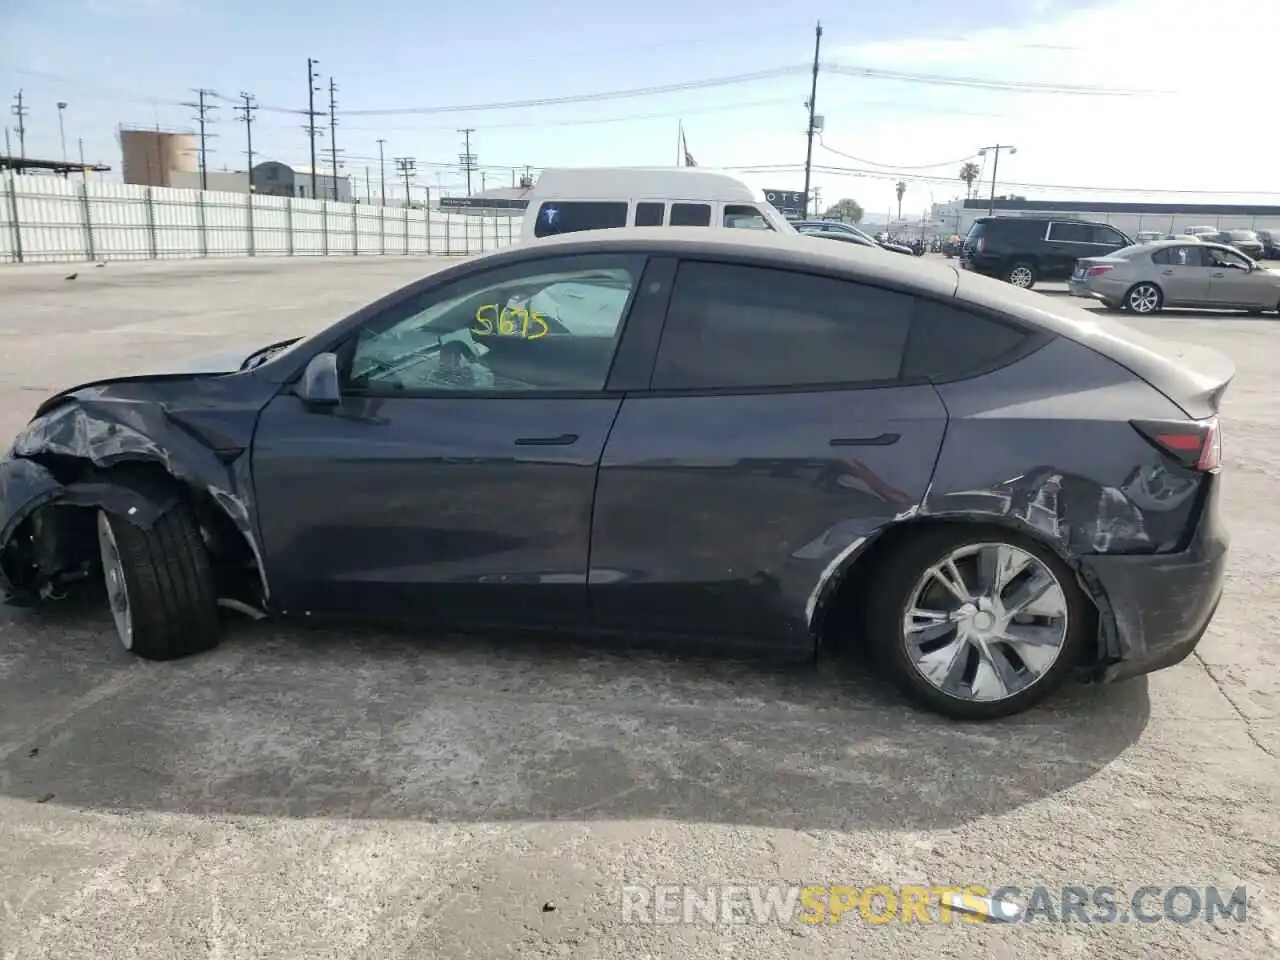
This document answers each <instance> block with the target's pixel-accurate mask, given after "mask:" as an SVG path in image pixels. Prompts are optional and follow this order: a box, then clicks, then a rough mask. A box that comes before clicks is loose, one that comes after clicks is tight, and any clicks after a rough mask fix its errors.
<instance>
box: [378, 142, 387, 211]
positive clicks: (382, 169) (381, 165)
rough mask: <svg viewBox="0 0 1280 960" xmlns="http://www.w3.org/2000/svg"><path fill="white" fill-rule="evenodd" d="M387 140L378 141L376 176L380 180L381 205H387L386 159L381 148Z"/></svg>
mask: <svg viewBox="0 0 1280 960" xmlns="http://www.w3.org/2000/svg"><path fill="white" fill-rule="evenodd" d="M386 143H387V141H385V140H379V141H378V178H379V179H380V180H381V181H382V205H383V206H384V207H385V206H386V205H387V161H386V158H385V157H384V156H383V153H382V149H383V147H385V146H386Z"/></svg>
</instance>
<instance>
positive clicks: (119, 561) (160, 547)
mask: <svg viewBox="0 0 1280 960" xmlns="http://www.w3.org/2000/svg"><path fill="white" fill-rule="evenodd" d="M98 549H99V553H100V556H101V560H102V572H103V578H104V580H105V581H106V587H107V601H108V603H109V604H110V607H111V618H112V620H114V621H115V627H116V633H117V635H118V636H119V638H120V642H121V643H122V644H123V645H124V648H125V649H126V650H128V651H130V652H131V653H135V654H137V655H138V656H140V657H143V658H145V659H147V660H174V659H177V658H178V657H185V656H188V655H190V654H193V653H200V652H202V651H205V650H210V649H212V648H213V647H215V646H217V644H218V597H217V591H216V589H215V586H214V578H213V568H212V566H211V565H210V563H209V554H208V551H207V550H206V549H205V545H204V541H203V540H202V539H201V537H200V530H199V528H198V527H197V526H196V523H195V520H194V518H193V517H192V516H191V513H190V511H189V510H188V509H187V508H186V506H185V505H183V504H178V505H176V506H174V507H172V508H170V509H169V510H168V511H167V512H166V513H164V514H163V515H162V516H161V517H160V518H159V519H158V520H156V522H155V524H154V525H152V526H151V527H150V528H149V529H143V528H142V527H139V526H137V525H135V524H133V523H130V522H129V521H128V520H126V519H124V518H123V517H118V516H116V515H114V514H110V513H107V512H106V511H99V513H98Z"/></svg>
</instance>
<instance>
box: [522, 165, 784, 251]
mask: <svg viewBox="0 0 1280 960" xmlns="http://www.w3.org/2000/svg"><path fill="white" fill-rule="evenodd" d="M664 226H665V227H734V228H739V229H743V228H745V229H749V230H776V231H778V232H779V233H795V228H794V227H793V226H791V224H790V223H789V222H788V221H787V219H786V218H785V217H784V216H783V215H782V214H781V213H780V212H779V211H778V210H777V209H776V208H775V207H774V206H773V205H772V204H770V203H769V202H768V201H767V200H765V197H764V192H763V191H762V190H757V189H755V188H753V187H750V186H748V185H747V184H745V183H743V182H742V181H741V180H739V179H738V178H737V177H734V176H732V175H730V174H727V173H720V172H718V171H715V170H704V169H702V168H701V167H583V168H578V169H574V168H561V169H554V170H544V171H543V172H542V175H541V176H540V177H538V181H537V183H535V184H534V186H533V189H532V190H531V191H530V192H529V206H528V208H527V209H526V210H525V216H524V225H523V227H522V229H521V239H522V240H525V241H528V240H534V239H536V238H538V237H550V236H555V235H556V234H561V233H577V232H579V231H582V230H607V229H609V228H611V227H664Z"/></svg>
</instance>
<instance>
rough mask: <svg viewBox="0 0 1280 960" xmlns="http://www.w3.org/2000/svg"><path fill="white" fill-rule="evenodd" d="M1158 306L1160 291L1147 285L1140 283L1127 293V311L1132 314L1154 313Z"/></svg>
mask: <svg viewBox="0 0 1280 960" xmlns="http://www.w3.org/2000/svg"><path fill="white" fill-rule="evenodd" d="M1159 306H1160V291H1159V290H1157V289H1156V288H1155V287H1153V286H1152V285H1151V284H1149V283H1140V284H1138V285H1137V286H1136V287H1134V288H1133V289H1132V290H1130V291H1129V309H1130V310H1132V311H1133V312H1134V313H1154V312H1155V311H1156V308H1158V307H1159Z"/></svg>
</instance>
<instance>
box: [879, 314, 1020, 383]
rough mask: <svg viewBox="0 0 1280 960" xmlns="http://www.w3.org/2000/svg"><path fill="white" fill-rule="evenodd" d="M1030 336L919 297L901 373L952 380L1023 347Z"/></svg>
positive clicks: (995, 321)
mask: <svg viewBox="0 0 1280 960" xmlns="http://www.w3.org/2000/svg"><path fill="white" fill-rule="evenodd" d="M1028 336H1030V335H1029V334H1028V333H1026V332H1025V331H1023V330H1019V329H1018V328H1017V327H1013V326H1010V325H1008V324H1004V323H1001V322H1000V321H998V320H992V319H990V318H988V317H983V316H979V315H978V314H976V313H970V312H968V311H967V310H962V309H960V308H958V307H953V306H950V305H948V304H944V303H938V302H936V301H933V300H923V299H919V300H916V303H915V320H914V323H913V324H912V327H911V337H910V340H909V341H908V344H907V354H906V359H905V360H904V361H903V364H902V376H903V377H904V378H914V377H932V378H935V379H949V378H955V377H962V376H965V375H966V374H970V373H976V372H978V371H980V370H982V369H984V368H987V367H989V366H991V365H992V364H993V363H995V362H997V361H998V360H999V359H1000V358H1002V357H1004V356H1007V355H1009V354H1012V353H1013V352H1014V351H1016V350H1019V349H1021V347H1022V346H1023V344H1024V343H1026V341H1027V338H1028Z"/></svg>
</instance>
